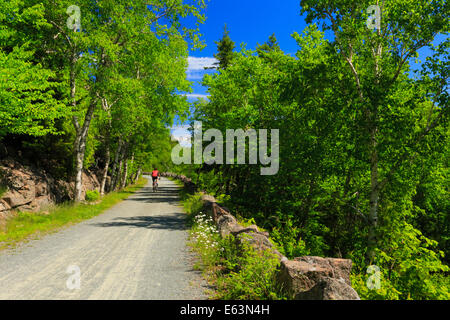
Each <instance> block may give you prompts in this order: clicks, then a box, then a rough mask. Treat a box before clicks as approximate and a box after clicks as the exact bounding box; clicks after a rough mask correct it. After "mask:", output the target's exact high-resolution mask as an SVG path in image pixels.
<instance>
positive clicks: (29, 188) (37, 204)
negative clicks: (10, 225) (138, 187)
mask: <svg viewBox="0 0 450 320" xmlns="http://www.w3.org/2000/svg"><path fill="white" fill-rule="evenodd" d="M99 186H100V184H99V182H98V179H97V177H96V175H95V174H92V173H89V172H84V173H83V196H84V195H85V194H86V190H94V189H98V188H99ZM0 187H1V188H2V189H1V190H2V191H3V192H2V194H0V219H1V218H5V217H7V216H8V215H9V214H10V213H11V212H13V211H31V212H37V211H40V210H45V209H46V208H47V207H48V206H50V205H52V204H55V203H62V202H65V201H69V200H71V199H73V192H74V191H73V190H74V187H75V185H74V182H70V183H69V182H67V181H63V180H57V179H54V178H53V177H51V176H50V175H48V174H47V173H46V172H45V171H43V170H39V169H37V168H34V167H31V166H24V165H22V164H20V163H19V162H17V161H14V160H2V161H0Z"/></svg>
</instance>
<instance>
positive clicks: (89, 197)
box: [86, 190, 100, 202]
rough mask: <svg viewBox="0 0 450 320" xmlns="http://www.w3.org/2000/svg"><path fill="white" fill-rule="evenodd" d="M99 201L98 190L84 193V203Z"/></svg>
mask: <svg viewBox="0 0 450 320" xmlns="http://www.w3.org/2000/svg"><path fill="white" fill-rule="evenodd" d="M99 199H100V193H99V192H98V190H87V191H86V201H89V202H93V201H97V200H99Z"/></svg>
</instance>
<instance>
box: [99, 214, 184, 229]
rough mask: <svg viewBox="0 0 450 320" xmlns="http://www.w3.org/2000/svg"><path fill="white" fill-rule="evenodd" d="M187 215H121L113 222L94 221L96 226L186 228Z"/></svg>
mask: <svg viewBox="0 0 450 320" xmlns="http://www.w3.org/2000/svg"><path fill="white" fill-rule="evenodd" d="M185 218H186V216H185V215H184V214H182V213H179V214H174V215H170V216H139V217H119V218H115V219H114V221H113V222H104V223H94V224H92V225H93V226H95V227H103V228H107V227H131V228H147V229H164V230H186V229H187V228H186V223H185Z"/></svg>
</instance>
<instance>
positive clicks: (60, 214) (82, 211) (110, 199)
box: [0, 178, 147, 250]
mask: <svg viewBox="0 0 450 320" xmlns="http://www.w3.org/2000/svg"><path fill="white" fill-rule="evenodd" d="M146 183H147V179H145V178H141V179H139V180H138V182H137V184H135V185H131V186H128V187H126V188H125V189H123V190H121V191H117V192H111V193H109V194H107V195H106V196H104V197H103V198H101V200H100V199H99V198H95V199H94V198H93V199H92V201H95V203H93V202H89V201H86V202H84V203H78V204H75V203H67V204H61V205H56V206H54V207H52V208H50V209H49V210H48V211H44V212H39V213H30V212H18V213H16V214H15V216H14V217H12V218H10V219H8V220H7V221H6V224H5V226H3V228H2V229H3V230H2V229H0V250H1V249H5V248H11V247H14V246H15V245H17V244H19V243H21V242H23V241H28V240H33V239H38V238H40V237H42V236H43V235H46V234H49V233H52V232H55V231H58V230H60V229H61V228H63V227H68V226H71V225H74V224H76V223H79V222H81V221H84V220H88V219H91V218H93V217H95V216H98V215H100V214H102V213H103V212H104V211H105V210H107V209H109V208H111V207H112V206H114V205H116V204H117V203H119V202H120V201H122V200H125V199H126V198H128V197H129V196H130V195H132V194H133V193H135V192H136V191H137V190H139V189H141V188H142V187H143V186H144V185H145V184H146Z"/></svg>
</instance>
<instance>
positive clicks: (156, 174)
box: [152, 170, 159, 178]
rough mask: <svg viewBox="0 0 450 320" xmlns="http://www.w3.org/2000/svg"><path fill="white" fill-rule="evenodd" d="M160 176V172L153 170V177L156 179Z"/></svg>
mask: <svg viewBox="0 0 450 320" xmlns="http://www.w3.org/2000/svg"><path fill="white" fill-rule="evenodd" d="M158 175H159V171H158V170H153V172H152V177H153V178H156V177H157V176H158Z"/></svg>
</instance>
